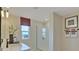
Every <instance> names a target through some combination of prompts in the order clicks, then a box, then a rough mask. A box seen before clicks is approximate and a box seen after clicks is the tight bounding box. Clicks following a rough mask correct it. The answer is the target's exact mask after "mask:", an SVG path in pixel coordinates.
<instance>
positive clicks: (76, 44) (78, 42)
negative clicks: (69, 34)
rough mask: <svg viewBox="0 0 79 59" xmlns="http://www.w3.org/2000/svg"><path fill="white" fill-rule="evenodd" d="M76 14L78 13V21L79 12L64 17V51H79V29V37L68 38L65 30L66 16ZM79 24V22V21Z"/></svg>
mask: <svg viewBox="0 0 79 59" xmlns="http://www.w3.org/2000/svg"><path fill="white" fill-rule="evenodd" d="M74 15H78V22H79V12H77V13H73V14H70V15H67V16H64V17H63V36H62V38H63V40H62V41H63V43H62V45H63V46H62V48H63V49H62V50H64V51H79V31H78V37H76V38H66V37H65V32H64V30H65V18H66V17H71V16H74ZM78 25H79V23H78ZM78 28H79V26H78Z"/></svg>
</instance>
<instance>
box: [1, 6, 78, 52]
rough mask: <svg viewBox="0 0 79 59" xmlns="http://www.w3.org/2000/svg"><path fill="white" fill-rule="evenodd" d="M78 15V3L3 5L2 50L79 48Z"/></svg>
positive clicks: (74, 49) (61, 49)
mask: <svg viewBox="0 0 79 59" xmlns="http://www.w3.org/2000/svg"><path fill="white" fill-rule="evenodd" d="M78 16H79V8H78V7H76V8H74V7H69V8H68V7H37V8H35V7H10V8H7V7H2V10H1V39H2V40H0V41H1V48H2V51H79V47H78V45H79V39H78V38H79V31H78V30H79V26H78V25H79V23H78V22H79V21H78V20H79V19H78V18H79V17H78Z"/></svg>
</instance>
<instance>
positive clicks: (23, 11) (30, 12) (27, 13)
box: [9, 7, 79, 20]
mask: <svg viewBox="0 0 79 59" xmlns="http://www.w3.org/2000/svg"><path fill="white" fill-rule="evenodd" d="M78 11H79V8H78V7H10V8H9V12H10V13H12V14H13V15H16V16H23V17H28V18H31V19H36V20H44V19H46V18H48V15H49V13H51V12H56V13H57V14H59V15H61V16H65V15H68V14H71V13H74V12H78Z"/></svg>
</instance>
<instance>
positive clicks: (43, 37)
mask: <svg viewBox="0 0 79 59" xmlns="http://www.w3.org/2000/svg"><path fill="white" fill-rule="evenodd" d="M45 38H46V28H42V39H45Z"/></svg>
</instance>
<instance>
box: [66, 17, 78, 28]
mask: <svg viewBox="0 0 79 59" xmlns="http://www.w3.org/2000/svg"><path fill="white" fill-rule="evenodd" d="M77 27H78V16H72V17H68V18H65V28H66V29H67V28H77Z"/></svg>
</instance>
